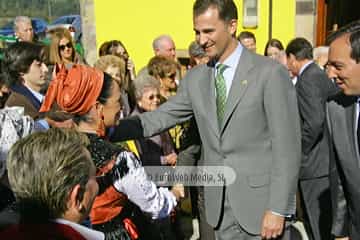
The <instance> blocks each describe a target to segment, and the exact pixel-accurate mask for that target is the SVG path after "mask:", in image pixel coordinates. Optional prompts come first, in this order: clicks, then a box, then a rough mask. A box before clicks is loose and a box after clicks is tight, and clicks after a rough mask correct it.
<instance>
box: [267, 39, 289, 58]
mask: <svg viewBox="0 0 360 240" xmlns="http://www.w3.org/2000/svg"><path fill="white" fill-rule="evenodd" d="M282 50H284V47H283V45H282V43H281V42H280V40H277V39H275V38H273V39H270V40H269V41H268V42H267V43H266V45H265V51H264V56H266V57H270V58H272V59H278V58H279V55H280V53H281V51H282Z"/></svg>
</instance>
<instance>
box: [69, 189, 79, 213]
mask: <svg viewBox="0 0 360 240" xmlns="http://www.w3.org/2000/svg"><path fill="white" fill-rule="evenodd" d="M80 192H81V187H80V184H76V185H75V186H74V187H73V188H72V189H71V191H70V194H69V201H68V208H69V209H77V210H78V211H81V208H82V204H81V201H80Z"/></svg>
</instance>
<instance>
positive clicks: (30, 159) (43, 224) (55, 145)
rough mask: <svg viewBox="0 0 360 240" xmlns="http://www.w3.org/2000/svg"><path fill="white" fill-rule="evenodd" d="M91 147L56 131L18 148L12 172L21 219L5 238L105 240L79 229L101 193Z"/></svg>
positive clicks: (36, 136)
mask: <svg viewBox="0 0 360 240" xmlns="http://www.w3.org/2000/svg"><path fill="white" fill-rule="evenodd" d="M87 144H88V140H87V138H86V136H84V135H82V134H79V133H77V132H75V131H73V130H61V129H56V128H55V129H51V130H49V131H47V132H41V133H35V134H33V135H30V136H27V137H25V138H24V139H21V140H19V141H18V142H17V143H15V145H14V146H13V147H12V148H11V150H10V152H9V156H8V159H7V169H8V176H9V182H10V185H11V189H12V190H13V191H14V193H15V197H16V201H17V205H18V209H19V210H18V211H19V213H20V219H21V220H20V223H19V224H18V225H13V226H10V227H8V228H7V229H6V230H5V231H4V232H2V233H1V234H0V236H1V239H21V240H22V239H29V237H30V238H37V239H78V240H85V239H94V240H95V239H96V240H98V239H99V240H103V239H105V238H104V234H103V233H101V232H98V231H95V230H92V229H89V228H86V227H84V226H82V225H80V223H81V222H82V221H83V220H84V219H85V218H86V217H87V216H88V214H89V212H90V210H91V208H92V204H93V201H94V199H95V197H96V195H97V193H98V184H97V182H96V178H95V170H96V168H95V165H94V163H93V162H92V160H91V157H90V154H89V151H88V150H87V149H86V146H87Z"/></svg>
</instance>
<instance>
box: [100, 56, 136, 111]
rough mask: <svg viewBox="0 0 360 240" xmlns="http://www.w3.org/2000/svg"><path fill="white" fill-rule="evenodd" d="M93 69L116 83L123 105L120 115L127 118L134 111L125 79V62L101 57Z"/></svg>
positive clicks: (114, 57) (113, 57)
mask: <svg viewBox="0 0 360 240" xmlns="http://www.w3.org/2000/svg"><path fill="white" fill-rule="evenodd" d="M94 67H96V68H98V69H100V70H101V71H103V72H105V73H107V74H109V75H110V76H111V77H112V78H113V79H114V80H116V81H118V82H119V84H120V89H121V101H122V104H123V109H122V113H123V115H124V116H128V115H129V114H130V112H131V111H132V109H134V106H135V104H134V100H132V99H134V98H131V99H130V96H132V93H131V91H132V89H130V88H129V82H127V81H126V79H125V62H124V60H123V59H122V58H119V57H117V56H115V55H103V56H101V57H100V58H99V59H98V60H97V61H96V63H95V65H94Z"/></svg>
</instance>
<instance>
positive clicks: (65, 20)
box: [52, 17, 75, 24]
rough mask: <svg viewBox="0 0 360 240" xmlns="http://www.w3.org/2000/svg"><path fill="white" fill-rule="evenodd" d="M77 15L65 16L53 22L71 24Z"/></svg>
mask: <svg viewBox="0 0 360 240" xmlns="http://www.w3.org/2000/svg"><path fill="white" fill-rule="evenodd" d="M74 19H75V17H64V18H58V19H56V20H55V21H54V22H53V23H52V24H71V23H72V22H73V21H74Z"/></svg>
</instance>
